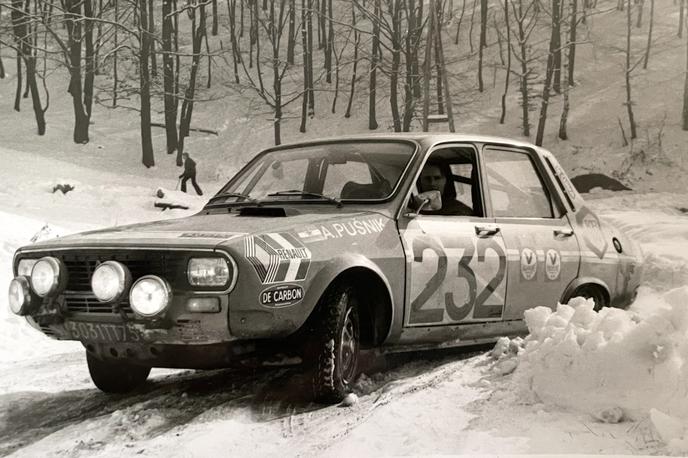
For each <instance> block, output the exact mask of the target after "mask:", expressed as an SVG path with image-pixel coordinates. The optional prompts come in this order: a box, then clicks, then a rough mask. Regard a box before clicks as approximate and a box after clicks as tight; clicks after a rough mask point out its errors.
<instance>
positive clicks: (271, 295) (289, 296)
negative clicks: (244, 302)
mask: <svg viewBox="0 0 688 458" xmlns="http://www.w3.org/2000/svg"><path fill="white" fill-rule="evenodd" d="M301 299H303V288H302V287H300V286H299V285H279V286H273V287H271V288H268V289H266V290H263V292H262V293H260V303H261V304H262V305H264V306H266V307H287V306H289V305H293V304H296V303H297V302H300V301H301Z"/></svg>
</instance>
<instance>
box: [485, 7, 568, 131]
mask: <svg viewBox="0 0 688 458" xmlns="http://www.w3.org/2000/svg"><path fill="white" fill-rule="evenodd" d="M574 1H575V0H574ZM504 24H505V27H506V75H505V76H504V92H503V93H502V114H501V115H500V116H499V123H500V124H504V119H505V118H506V96H507V93H508V92H509V77H510V76H511V24H509V0H504Z"/></svg>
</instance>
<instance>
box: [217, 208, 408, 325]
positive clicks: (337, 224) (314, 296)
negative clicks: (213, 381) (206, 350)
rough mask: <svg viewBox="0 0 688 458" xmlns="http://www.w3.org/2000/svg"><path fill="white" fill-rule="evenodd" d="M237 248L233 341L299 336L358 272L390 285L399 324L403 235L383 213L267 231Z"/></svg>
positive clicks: (232, 302) (231, 308)
mask: <svg viewBox="0 0 688 458" xmlns="http://www.w3.org/2000/svg"><path fill="white" fill-rule="evenodd" d="M230 250H231V251H232V254H233V256H234V257H235V260H236V261H237V264H238V265H239V267H238V270H239V278H238V281H237V287H236V288H235V289H234V291H233V292H232V293H231V294H230V298H229V327H230V333H231V334H232V336H236V337H239V338H273V337H283V336H287V335H289V334H291V333H293V332H295V331H297V330H298V329H299V328H300V327H301V326H302V325H303V324H304V322H305V321H306V320H307V318H308V317H309V316H310V314H311V312H312V311H313V310H314V309H315V307H316V305H317V304H318V301H319V300H320V298H321V297H322V295H323V293H324V292H325V290H326V289H327V287H328V286H330V284H332V281H333V280H334V279H335V278H336V277H337V276H338V275H339V274H340V273H342V272H344V271H345V270H347V269H349V268H353V267H363V268H366V269H368V270H369V271H370V272H371V274H375V275H377V276H378V277H380V278H381V279H382V281H383V283H384V284H386V285H387V286H386V288H387V290H388V291H387V293H388V294H390V296H391V298H392V299H391V307H392V308H393V310H392V317H393V320H394V317H395V316H396V314H397V313H396V310H397V308H398V309H401V304H403V294H404V282H403V277H404V254H403V250H402V247H401V244H400V243H399V234H398V232H397V229H396V224H395V223H394V221H393V220H391V219H389V218H387V217H385V216H382V215H380V214H369V215H365V216H356V217H347V218H344V219H342V220H338V221H333V222H332V221H331V222H327V223H322V224H318V225H312V226H304V227H302V228H300V229H297V230H291V231H286V232H279V233H272V232H264V233H259V234H255V235H252V236H248V237H246V239H245V240H243V243H241V244H234V245H232V246H231V247H230ZM281 291H282V292H284V293H282V292H281Z"/></svg>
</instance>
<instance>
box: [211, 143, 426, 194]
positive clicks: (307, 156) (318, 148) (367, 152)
mask: <svg viewBox="0 0 688 458" xmlns="http://www.w3.org/2000/svg"><path fill="white" fill-rule="evenodd" d="M414 151H415V146H414V145H413V144H411V143H407V142H395V141H380V140H376V141H367V142H366V141H358V142H337V143H329V144H319V145H312V146H310V145H309V146H304V147H298V148H289V149H285V150H278V151H271V152H267V153H264V154H262V155H261V156H259V157H258V158H257V159H255V160H254V161H253V162H252V163H251V164H250V165H249V167H247V168H246V169H244V170H243V171H242V172H241V173H240V175H238V176H237V177H236V178H235V179H233V180H232V181H231V182H230V183H229V184H228V185H226V186H225V187H224V188H223V189H222V190H221V191H220V192H219V193H218V194H217V195H216V196H215V197H213V198H212V199H211V201H210V204H211V205H222V204H227V203H260V202H268V201H289V202H294V201H295V202H299V201H311V202H312V201H313V200H319V201H328V202H332V203H336V204H339V205H341V202H342V201H346V200H364V201H380V200H384V199H386V198H388V197H389V196H390V195H391V194H392V192H393V190H394V189H395V188H396V186H397V183H398V182H399V179H400V177H401V175H402V173H403V172H404V169H405V168H406V166H407V165H408V163H409V161H410V159H411V157H412V156H413V152H414Z"/></svg>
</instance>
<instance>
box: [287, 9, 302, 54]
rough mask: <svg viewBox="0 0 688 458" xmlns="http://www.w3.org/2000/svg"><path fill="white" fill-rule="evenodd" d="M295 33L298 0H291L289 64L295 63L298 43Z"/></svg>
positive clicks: (288, 39) (288, 44)
mask: <svg viewBox="0 0 688 458" xmlns="http://www.w3.org/2000/svg"><path fill="white" fill-rule="evenodd" d="M302 26H303V25H302ZM295 33H296V0H289V36H288V37H287V63H289V65H294V46H295V45H296V37H295V36H294V34H295Z"/></svg>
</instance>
